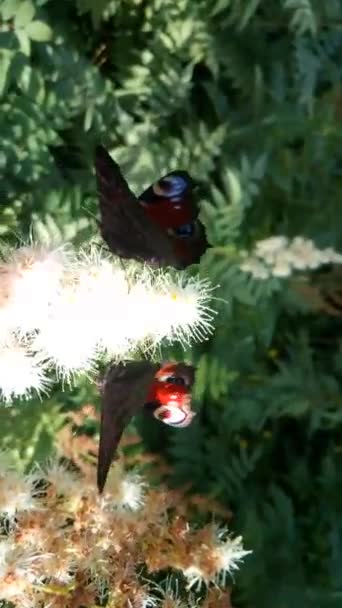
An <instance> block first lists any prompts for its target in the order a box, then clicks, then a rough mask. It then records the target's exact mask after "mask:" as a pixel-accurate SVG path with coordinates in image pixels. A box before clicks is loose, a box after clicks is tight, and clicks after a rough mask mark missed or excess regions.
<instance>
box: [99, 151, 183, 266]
mask: <svg viewBox="0 0 342 608" xmlns="http://www.w3.org/2000/svg"><path fill="white" fill-rule="evenodd" d="M95 170H96V178H97V186H98V194H99V202H100V214H101V221H100V230H101V234H102V237H103V239H104V240H105V242H106V243H107V245H108V247H109V249H110V250H111V251H112V253H114V254H115V255H118V256H119V257H122V258H126V259H135V260H139V261H144V262H148V263H154V264H156V265H158V266H174V267H175V268H178V267H179V261H178V259H177V256H176V254H175V252H174V250H173V247H172V244H171V243H170V241H169V239H168V237H167V236H166V235H165V234H164V233H163V232H162V231H161V230H160V229H159V228H158V226H156V225H155V224H153V223H152V222H151V221H150V220H149V218H148V217H147V216H146V214H145V212H144V210H143V209H142V207H141V205H140V204H139V202H138V199H137V198H136V196H135V195H134V194H133V192H132V191H131V190H130V188H129V186H128V184H127V182H126V180H125V179H124V177H123V176H122V173H121V171H120V168H119V166H118V165H117V163H116V162H114V160H113V159H112V158H111V157H110V156H109V154H108V152H107V151H106V150H105V148H103V146H97V148H96V153H95Z"/></svg>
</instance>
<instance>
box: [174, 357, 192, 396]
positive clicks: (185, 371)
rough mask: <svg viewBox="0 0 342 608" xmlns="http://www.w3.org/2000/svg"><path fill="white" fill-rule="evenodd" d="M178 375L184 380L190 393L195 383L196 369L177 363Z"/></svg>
mask: <svg viewBox="0 0 342 608" xmlns="http://www.w3.org/2000/svg"><path fill="white" fill-rule="evenodd" d="M175 371H176V373H177V375H178V376H181V377H182V378H184V380H185V383H186V385H187V386H188V387H189V392H190V391H191V389H192V386H193V384H194V382H195V371H196V368H195V367H194V366H193V365H187V364H186V363H177V367H176V370H175Z"/></svg>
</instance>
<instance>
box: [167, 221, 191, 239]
mask: <svg viewBox="0 0 342 608" xmlns="http://www.w3.org/2000/svg"><path fill="white" fill-rule="evenodd" d="M168 233H169V234H171V235H172V236H177V237H178V238H181V239H187V238H189V237H190V236H193V235H194V234H195V224H194V222H192V223H191V224H183V225H182V226H179V227H178V228H170V230H168Z"/></svg>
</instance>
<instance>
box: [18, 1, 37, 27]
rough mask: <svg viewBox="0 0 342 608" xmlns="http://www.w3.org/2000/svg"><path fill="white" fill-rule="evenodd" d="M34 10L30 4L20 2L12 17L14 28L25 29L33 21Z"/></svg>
mask: <svg viewBox="0 0 342 608" xmlns="http://www.w3.org/2000/svg"><path fill="white" fill-rule="evenodd" d="M35 12H36V11H35V8H34V6H33V4H32V3H31V2H28V1H25V2H21V3H20V5H19V8H18V10H17V12H16V13H15V17H14V24H15V27H16V28H17V27H19V28H25V27H26V26H27V25H28V24H29V23H30V22H31V21H32V19H33V17H34V14H35Z"/></svg>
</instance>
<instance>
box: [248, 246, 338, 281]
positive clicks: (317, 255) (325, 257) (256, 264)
mask: <svg viewBox="0 0 342 608" xmlns="http://www.w3.org/2000/svg"><path fill="white" fill-rule="evenodd" d="M324 264H342V254H340V253H338V252H336V251H335V250H334V249H332V248H331V247H328V248H326V249H318V248H317V247H316V245H315V244H314V242H313V241H312V240H310V239H306V238H304V237H302V236H296V237H295V238H294V239H292V240H290V239H288V238H287V237H285V236H273V237H271V238H268V239H264V240H262V241H258V242H257V243H256V245H255V247H254V250H253V251H252V252H251V253H250V254H249V255H248V254H246V255H245V259H244V260H243V262H242V264H241V265H240V268H241V270H243V271H244V272H248V273H250V274H251V275H252V276H253V277H254V278H255V279H261V280H263V279H268V278H269V277H271V276H273V277H280V278H285V277H289V276H290V275H291V274H292V273H293V271H296V270H313V269H315V268H319V266H323V265H324Z"/></svg>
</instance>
